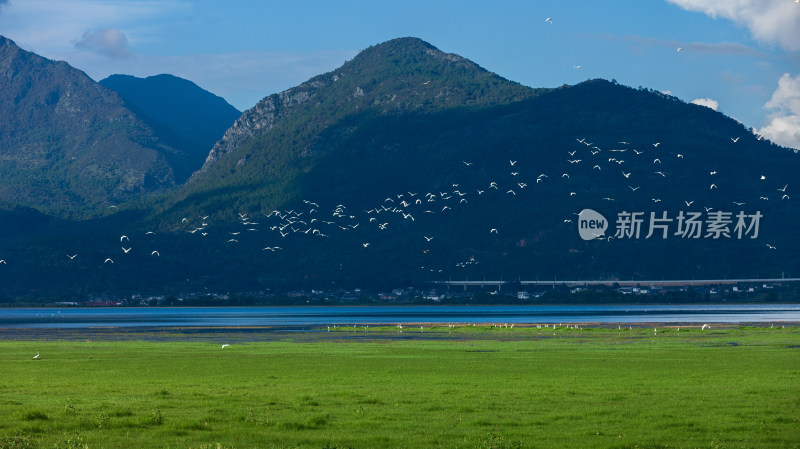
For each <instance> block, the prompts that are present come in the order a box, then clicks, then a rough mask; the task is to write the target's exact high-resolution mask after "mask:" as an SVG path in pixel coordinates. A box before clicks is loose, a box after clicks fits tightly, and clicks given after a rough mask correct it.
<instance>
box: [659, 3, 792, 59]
mask: <svg viewBox="0 0 800 449" xmlns="http://www.w3.org/2000/svg"><path fill="white" fill-rule="evenodd" d="M667 1H669V2H670V3H673V4H675V5H678V6H680V7H681V8H683V9H685V10H687V11H695V12H702V13H704V14H706V15H709V16H711V17H713V18H715V19H716V18H717V17H722V18H725V19H728V20H731V21H733V22H735V23H736V24H738V25H742V26H744V27H746V28H747V29H748V30H749V31H750V34H752V36H753V38H754V39H756V40H757V41H759V42H761V43H766V44H778V45H779V46H780V47H782V48H783V49H785V50H789V51H798V50H800V6H798V5H796V4H794V3H793V2H792V1H786V0H729V1H724V2H720V1H716V0H667Z"/></svg>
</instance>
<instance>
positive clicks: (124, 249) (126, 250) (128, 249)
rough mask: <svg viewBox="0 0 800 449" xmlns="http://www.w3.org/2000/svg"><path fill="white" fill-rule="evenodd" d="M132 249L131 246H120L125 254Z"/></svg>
mask: <svg viewBox="0 0 800 449" xmlns="http://www.w3.org/2000/svg"><path fill="white" fill-rule="evenodd" d="M132 249H133V248H132V247H131V248H125V247H124V246H123V247H122V251H124V252H125V254H128V252H130V250H132Z"/></svg>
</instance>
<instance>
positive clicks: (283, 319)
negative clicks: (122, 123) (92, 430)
mask: <svg viewBox="0 0 800 449" xmlns="http://www.w3.org/2000/svg"><path fill="white" fill-rule="evenodd" d="M585 322H593V323H656V322H669V323H672V322H680V323H744V322H753V323H755V322H762V323H764V322H800V304H780V305H751V304H738V305H728V304H714V305H623V306H364V307H176V308H165V307H140V308H64V309H35V308H30V309H0V328H73V329H81V328H92V327H142V326H324V325H334V324H359V323H363V324H367V323H369V324H404V323H423V324H424V323H509V324H510V323H541V324H544V323H585Z"/></svg>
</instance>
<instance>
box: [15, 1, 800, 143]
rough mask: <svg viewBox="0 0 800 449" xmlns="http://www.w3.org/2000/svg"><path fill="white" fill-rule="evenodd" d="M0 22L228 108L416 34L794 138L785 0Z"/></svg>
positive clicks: (87, 60)
mask: <svg viewBox="0 0 800 449" xmlns="http://www.w3.org/2000/svg"><path fill="white" fill-rule="evenodd" d="M548 17H549V18H552V23H550V22H546V21H545V19H547V18H548ZM0 34H2V35H4V36H6V37H8V38H10V39H13V40H14V41H15V42H16V43H17V44H18V45H20V46H21V47H22V48H24V49H26V50H30V51H33V52H36V53H38V54H40V55H42V56H45V57H48V58H51V59H57V60H65V61H67V62H69V63H70V64H71V65H73V66H74V67H77V68H78V69H81V70H83V71H84V72H86V73H87V74H88V75H89V76H91V77H92V78H94V79H96V80H100V79H102V78H105V77H106V76H108V75H111V74H114V73H125V74H131V75H136V76H148V75H155V74H159V73H171V74H174V75H177V76H181V77H184V78H187V79H189V80H192V81H194V82H195V83H197V84H199V85H200V86H201V87H203V88H205V89H208V90H210V91H212V92H214V93H215V94H217V95H220V96H222V97H224V98H225V99H227V100H228V101H229V102H230V103H231V104H233V105H234V106H236V107H237V108H239V109H241V110H244V109H247V108H249V107H251V106H253V105H254V104H255V103H256V102H257V101H258V100H260V99H261V98H263V97H264V96H266V95H269V94H271V93H275V92H280V91H282V90H284V89H287V88H290V87H293V86H295V85H297V84H299V83H301V82H303V81H305V80H306V79H308V78H310V77H312V76H314V75H317V74H319V73H323V72H327V71H330V70H332V69H334V68H336V67H338V66H340V65H341V64H343V63H344V62H345V61H346V60H348V59H351V58H352V57H353V56H355V55H356V54H357V53H358V52H359V51H360V50H363V49H364V48H366V47H368V46H370V45H374V44H377V43H380V42H384V41H386V40H389V39H392V38H395V37H402V36H416V37H419V38H422V39H424V40H425V41H427V42H429V43H431V44H433V45H435V46H436V47H438V48H439V49H440V50H442V51H445V52H450V53H457V54H460V55H462V56H464V57H467V58H469V59H471V60H473V61H474V62H476V63H478V64H480V65H481V66H483V67H484V68H486V69H488V70H491V71H492V72H495V73H497V74H499V75H501V76H503V77H505V78H508V79H511V80H514V81H518V82H520V83H522V84H524V85H527V86H531V87H555V86H559V85H562V84H576V83H579V82H581V81H584V80H586V79H590V78H606V79H616V80H617V81H618V82H620V83H622V84H625V85H629V86H633V87H638V86H644V87H648V88H652V89H656V90H659V91H665V92H669V93H671V94H672V95H675V96H677V97H679V98H681V99H682V100H685V101H687V102H688V101H693V100H699V101H702V102H704V104H706V105H709V106H712V107H715V108H717V109H718V110H719V111H721V112H723V113H725V114H726V115H729V116H731V117H734V118H736V119H738V120H740V121H741V122H743V123H744V124H745V125H746V126H748V127H752V128H754V129H755V130H756V131H757V132H760V133H762V134H764V135H765V136H767V137H769V138H771V139H772V140H774V141H776V142H778V143H781V144H784V145H787V146H791V147H793V148H800V3H795V2H794V0H646V1H642V0H610V1H605V2H597V1H584V0H576V1H571V2H564V1H555V0H554V1H544V0H542V1H496V2H492V3H491V4H490V3H488V2H485V1H463V0H462V1H435V0H427V1H416V0H407V1H403V2H381V1H374V0H372V1H345V2H330V1H296V2H285V1H263V2H250V1H247V2H245V1H228V2H220V1H200V0H196V1H190V0H186V1H183V0H116V1H100V0H0ZM678 48H681V49H682V50H681V51H678ZM575 66H580V68H575Z"/></svg>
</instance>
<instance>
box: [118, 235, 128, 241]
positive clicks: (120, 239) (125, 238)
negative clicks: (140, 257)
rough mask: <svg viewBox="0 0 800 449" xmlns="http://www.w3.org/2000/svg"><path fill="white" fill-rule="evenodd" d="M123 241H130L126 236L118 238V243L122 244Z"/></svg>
mask: <svg viewBox="0 0 800 449" xmlns="http://www.w3.org/2000/svg"><path fill="white" fill-rule="evenodd" d="M123 240H128V241H130V239H129V238H128V236H127V235H122V236H120V238H119V242H120V243H122V241H123Z"/></svg>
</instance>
